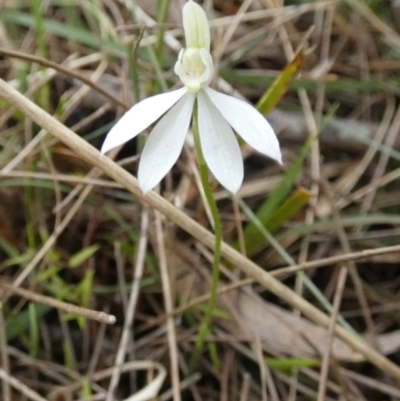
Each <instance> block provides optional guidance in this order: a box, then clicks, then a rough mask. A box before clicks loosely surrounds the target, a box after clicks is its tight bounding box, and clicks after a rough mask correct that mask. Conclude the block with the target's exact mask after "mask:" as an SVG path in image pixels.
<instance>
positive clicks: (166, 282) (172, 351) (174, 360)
mask: <svg viewBox="0 0 400 401" xmlns="http://www.w3.org/2000/svg"><path fill="white" fill-rule="evenodd" d="M155 225H156V240H157V248H158V259H159V266H160V275H161V282H162V287H163V296H164V306H165V311H166V312H167V314H168V316H169V317H168V319H167V335H168V348H169V357H170V362H171V381H172V392H173V400H174V401H180V400H181V390H180V379H179V363H178V345H177V344H178V343H177V340H176V332H175V322H174V318H173V317H172V312H173V310H174V304H173V301H172V291H171V282H170V278H169V273H168V266H167V256H166V253H165V244H164V235H163V231H162V224H161V214H160V213H159V212H158V211H155Z"/></svg>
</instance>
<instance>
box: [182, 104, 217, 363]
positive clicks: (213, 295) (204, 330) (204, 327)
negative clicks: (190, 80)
mask: <svg viewBox="0 0 400 401" xmlns="http://www.w3.org/2000/svg"><path fill="white" fill-rule="evenodd" d="M192 131H193V138H194V144H195V148H196V153H197V161H198V165H199V171H200V179H201V183H202V185H203V189H204V194H205V197H206V200H207V203H208V204H209V206H210V211H211V215H212V218H213V220H214V233H215V246H214V262H213V271H212V282H211V289H210V300H209V303H208V307H207V310H206V313H205V316H204V319H203V321H202V323H201V326H200V330H199V334H198V337H197V341H196V344H195V348H194V353H193V356H192V359H191V361H190V365H189V368H190V370H192V369H193V367H194V366H195V365H196V363H197V361H198V358H199V355H200V352H201V350H202V348H203V345H204V342H205V340H206V337H207V335H208V333H209V331H210V330H209V325H210V321H211V317H212V314H213V312H214V308H215V304H216V301H217V290H218V283H219V264H220V260H221V243H222V228H221V219H220V217H219V212H218V208H217V204H216V202H215V199H214V197H213V194H212V190H211V186H210V183H209V182H208V170H207V164H206V161H205V160H204V156H203V152H202V150H201V143H200V135H199V125H198V116H197V102H196V103H195V105H194V109H193V124H192ZM214 355H215V353H214ZM213 359H214V364H215V365H217V366H215V367H216V368H217V369H218V361H217V360H216V358H213Z"/></svg>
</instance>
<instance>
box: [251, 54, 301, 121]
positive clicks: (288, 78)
mask: <svg viewBox="0 0 400 401" xmlns="http://www.w3.org/2000/svg"><path fill="white" fill-rule="evenodd" d="M302 61H303V56H302V53H299V54H298V55H297V56H296V57H295V58H294V60H293V61H292V62H291V63H290V64H288V65H287V66H286V67H285V69H284V70H283V71H282V72H281V73H280V74H279V75H278V77H277V78H276V79H275V81H274V82H273V83H272V85H271V86H270V87H269V89H268V90H267V92H265V94H264V95H263V96H262V97H261V99H260V100H259V102H258V103H257V105H256V107H257V110H258V111H259V112H260V113H262V114H264V115H267V114H269V113H270V112H271V111H272V110H273V109H274V107H275V106H276V105H277V104H278V103H279V101H280V100H281V99H282V96H283V95H284V94H285V93H286V91H287V89H288V87H289V85H290V84H291V83H292V81H293V79H294V78H295V77H296V74H297V71H298V70H299V67H300V65H301V63H302Z"/></svg>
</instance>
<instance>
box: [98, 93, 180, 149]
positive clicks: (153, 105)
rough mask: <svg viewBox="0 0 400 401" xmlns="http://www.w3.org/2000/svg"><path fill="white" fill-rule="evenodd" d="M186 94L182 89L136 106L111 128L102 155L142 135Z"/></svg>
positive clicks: (149, 99)
mask: <svg viewBox="0 0 400 401" xmlns="http://www.w3.org/2000/svg"><path fill="white" fill-rule="evenodd" d="M186 92H187V89H186V88H181V89H178V90H176V91H173V92H169V93H162V94H161V95H156V96H152V97H149V98H147V99H144V100H142V101H141V102H139V103H137V104H135V105H134V106H133V107H132V108H131V109H130V110H128V111H127V112H126V113H125V114H124V115H123V116H122V117H121V119H120V120H119V121H118V122H117V123H116V124H115V125H114V127H112V128H111V131H110V132H109V133H108V135H107V136H106V139H105V141H104V143H103V146H102V147H101V153H106V152H108V151H109V150H111V149H113V148H115V147H117V146H119V145H122V144H123V143H125V142H127V141H129V140H130V139H132V138H134V137H135V136H136V135H138V134H140V133H141V132H142V131H143V130H145V129H146V128H147V127H148V126H149V125H151V124H152V123H154V121H156V120H158V119H159V118H160V117H161V116H162V115H163V114H164V113H165V112H166V111H167V110H168V109H170V108H171V107H172V106H173V105H174V104H175V103H176V102H177V101H178V100H179V99H180V98H181V97H182V96H183V95H184V94H185V93H186Z"/></svg>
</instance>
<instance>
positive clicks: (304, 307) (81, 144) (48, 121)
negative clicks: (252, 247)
mask: <svg viewBox="0 0 400 401" xmlns="http://www.w3.org/2000/svg"><path fill="white" fill-rule="evenodd" d="M0 96H1V97H3V98H4V99H6V100H7V101H8V102H9V103H10V104H11V105H12V106H14V107H15V108H17V109H19V110H21V111H22V112H23V113H24V114H25V115H26V116H28V117H29V118H31V119H32V120H33V121H35V123H37V124H38V125H40V126H42V127H43V128H44V129H46V130H47V131H48V132H49V133H50V134H52V135H54V136H55V137H57V138H58V139H59V140H60V141H62V142H64V143H65V144H66V145H67V146H69V147H70V148H71V149H73V150H74V151H75V152H76V153H77V154H79V155H80V156H81V157H82V158H84V159H85V160H86V161H87V162H89V163H91V164H92V165H94V166H97V167H99V168H100V169H101V170H102V171H103V172H104V173H105V174H107V175H108V176H110V177H112V178H113V179H114V180H115V181H117V182H119V183H120V184H121V185H123V186H124V187H125V188H126V189H127V190H129V191H130V192H131V193H132V194H133V195H135V196H136V197H137V198H138V200H139V201H142V202H146V203H148V204H149V205H150V206H151V207H153V208H155V209H156V210H158V211H159V212H161V213H162V214H164V215H165V216H166V217H167V218H169V219H170V220H171V221H173V222H174V223H175V224H177V225H178V226H179V227H181V228H182V229H183V230H185V231H186V232H188V233H189V234H191V235H192V236H193V237H194V238H196V239H197V240H199V241H200V242H202V243H203V244H204V245H206V246H207V247H208V248H210V249H213V248H214V244H215V237H214V235H213V234H212V233H210V232H209V231H208V230H207V229H205V228H204V227H202V226H201V225H200V224H199V223H197V222H195V221H194V220H192V219H191V218H190V217H189V216H187V215H186V214H185V213H184V212H183V211H181V210H179V209H177V208H176V207H175V206H173V205H172V204H171V203H169V202H168V201H167V200H165V199H164V198H163V197H161V196H160V195H158V194H157V193H156V192H154V191H151V192H149V193H148V194H146V196H144V195H143V193H142V192H141V190H140V187H139V185H138V182H137V179H136V178H135V177H133V176H132V175H131V174H130V173H129V172H128V171H126V170H124V169H123V168H121V167H120V166H118V165H117V164H116V163H114V162H113V161H112V160H110V159H108V158H107V157H101V154H100V152H99V151H98V150H97V149H96V148H94V147H93V146H92V145H90V144H89V143H87V142H86V141H85V140H84V139H82V138H80V137H79V136H78V135H76V134H74V133H73V132H72V131H71V130H70V129H68V128H67V127H66V126H64V125H63V124H61V123H60V122H59V121H57V120H56V119H55V118H54V117H52V116H51V115H49V114H48V113H46V112H45V111H44V110H42V109H41V108H40V107H38V106H37V105H36V104H34V103H33V102H32V101H30V100H29V99H27V98H26V97H25V96H24V95H22V94H21V93H19V92H18V91H17V90H16V89H14V88H12V87H10V85H8V84H7V83H6V82H5V81H4V80H2V79H0ZM222 256H223V258H225V259H226V260H227V261H229V262H230V263H231V264H232V265H234V266H236V267H238V268H239V269H240V270H241V271H242V272H243V273H244V274H246V275H248V276H249V277H251V278H253V279H254V280H255V281H257V282H258V283H259V284H261V285H262V286H263V287H264V288H265V289H267V290H269V291H270V292H272V293H273V294H275V295H276V296H278V297H279V298H281V299H282V300H284V301H285V302H287V303H288V304H289V305H290V306H292V307H293V308H297V309H299V310H300V311H301V313H302V314H303V315H305V316H306V317H308V318H309V319H310V320H312V321H314V322H315V323H317V324H319V325H321V326H322V327H325V328H327V327H329V323H330V318H329V317H328V316H326V315H325V314H324V313H323V312H321V311H320V310H319V309H318V308H316V307H315V306H313V305H311V304H310V303H309V302H308V301H307V300H305V299H303V298H302V297H300V296H299V295H297V294H296V293H295V292H294V291H292V290H291V289H289V288H288V287H286V286H285V285H284V284H282V283H281V282H279V281H278V280H276V279H275V278H274V277H273V276H272V275H271V274H269V273H268V272H266V271H265V270H263V269H261V268H260V267H259V266H258V265H256V264H255V263H254V262H252V261H251V260H249V259H247V258H246V257H244V256H243V255H241V254H240V253H239V252H238V251H236V250H235V249H233V248H232V247H230V246H229V245H228V244H226V243H223V244H222ZM335 333H336V334H337V335H338V337H339V338H341V339H342V340H343V341H344V342H345V343H347V344H348V345H349V346H350V347H351V348H352V349H354V350H355V351H356V352H359V353H360V354H362V355H364V356H365V358H366V359H368V360H369V361H370V362H371V363H373V364H374V365H375V366H377V367H378V368H380V369H381V370H382V371H383V372H385V373H387V374H388V375H390V376H392V377H393V378H395V379H396V380H399V381H400V367H399V366H397V365H396V364H394V363H393V362H391V361H390V360H388V359H387V358H386V357H385V356H384V355H382V354H381V353H379V352H378V351H376V350H375V349H373V348H372V347H371V346H370V345H368V344H367V343H365V342H364V341H363V340H362V339H361V338H360V337H358V336H355V335H353V334H351V333H349V332H348V331H347V330H345V329H343V328H342V327H339V326H338V325H335Z"/></svg>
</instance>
